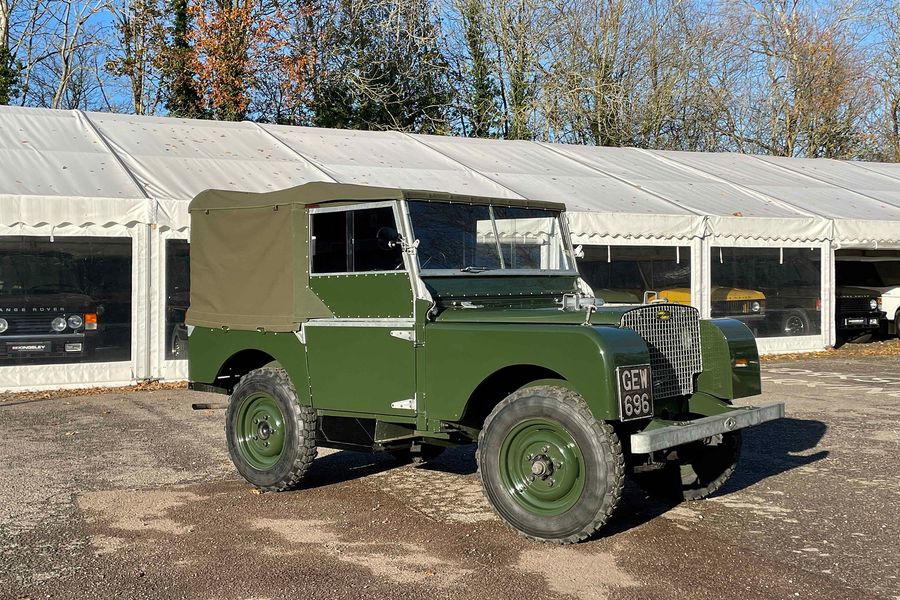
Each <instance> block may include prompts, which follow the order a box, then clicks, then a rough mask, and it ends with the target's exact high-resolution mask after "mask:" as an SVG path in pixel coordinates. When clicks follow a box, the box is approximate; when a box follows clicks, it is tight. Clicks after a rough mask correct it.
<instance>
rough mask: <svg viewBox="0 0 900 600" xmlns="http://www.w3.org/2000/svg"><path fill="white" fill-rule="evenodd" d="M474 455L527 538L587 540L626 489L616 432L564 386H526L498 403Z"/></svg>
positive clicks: (495, 503)
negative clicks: (596, 417) (623, 489)
mask: <svg viewBox="0 0 900 600" xmlns="http://www.w3.org/2000/svg"><path fill="white" fill-rule="evenodd" d="M476 458H477V460H478V473H479V477H480V479H481V483H482V486H483V487H484V492H485V495H486V496H487V499H488V501H489V502H490V503H491V506H492V507H493V508H494V511H495V512H496V513H497V515H498V516H499V517H500V519H502V520H503V521H504V522H505V523H506V524H507V525H509V526H510V527H511V528H512V529H514V530H515V531H516V532H518V533H519V534H521V535H523V536H525V537H527V538H530V539H534V540H538V541H548V542H555V543H560V544H567V543H574V542H578V541H581V540H584V539H586V538H587V537H589V536H591V535H592V534H593V533H594V532H596V531H597V530H598V529H599V528H600V527H602V526H603V525H605V524H606V522H607V521H608V520H609V518H610V516H611V515H612V513H613V511H614V510H615V508H616V506H617V505H618V503H619V499H620V498H621V495H622V485H623V474H624V459H623V456H622V447H621V444H620V443H619V439H618V437H617V436H616V433H615V432H614V431H613V429H612V427H611V426H610V425H609V424H607V423H605V422H603V421H598V420H597V419H595V418H594V416H593V414H591V411H590V409H589V408H588V406H587V404H585V402H584V400H583V399H582V398H581V396H579V395H578V394H576V393H575V392H572V391H570V390H566V389H563V388H557V387H550V386H541V387H534V388H526V389H523V390H519V391H517V392H514V393H513V394H511V395H509V396H508V397H507V398H506V399H504V400H503V401H502V402H500V404H498V405H497V406H496V407H495V408H494V410H493V411H492V412H491V414H490V415H489V416H488V418H487V419H486V420H485V423H484V427H483V429H482V430H481V434H480V435H479V439H478V451H477V454H476Z"/></svg>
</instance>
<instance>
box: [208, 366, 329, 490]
mask: <svg viewBox="0 0 900 600" xmlns="http://www.w3.org/2000/svg"><path fill="white" fill-rule="evenodd" d="M225 439H226V443H227V445H228V453H229V454H230V455H231V460H232V462H233V463H234V466H235V467H236V468H237V470H238V472H239V473H240V474H241V475H242V476H243V477H244V479H246V480H247V481H249V482H250V483H252V484H253V485H255V486H256V487H258V488H260V489H263V490H267V491H276V492H277V491H284V490H289V489H292V488H294V487H296V486H297V485H298V484H299V483H300V480H301V479H302V478H303V475H304V474H305V473H306V470H307V469H308V468H309V466H310V465H311V464H312V462H313V459H315V457H316V415H315V412H314V411H313V409H312V408H311V407H309V406H302V405H301V404H300V402H299V398H298V397H297V392H296V390H295V389H294V385H293V383H292V382H291V380H290V377H288V374H287V373H286V372H285V371H284V370H283V369H277V368H271V367H264V368H262V369H256V370H255V371H251V372H250V373H248V374H247V375H245V376H244V377H243V378H242V379H241V381H240V383H238V385H237V386H235V388H234V392H232V394H231V398H230V401H229V403H228V410H227V411H226V413H225Z"/></svg>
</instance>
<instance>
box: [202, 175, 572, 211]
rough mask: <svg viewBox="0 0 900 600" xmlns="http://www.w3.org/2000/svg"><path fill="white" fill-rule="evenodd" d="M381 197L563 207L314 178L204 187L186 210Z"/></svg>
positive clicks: (327, 202)
mask: <svg viewBox="0 0 900 600" xmlns="http://www.w3.org/2000/svg"><path fill="white" fill-rule="evenodd" d="M384 200H437V201H444V202H467V203H473V204H494V205H499V206H521V207H524V208H545V209H549V210H565V205H563V204H560V203H558V202H543V201H538V200H524V199H523V200H519V199H512V198H491V197H487V196H469V195H466V194H451V193H447V192H437V191H430V190H411V189H401V188H385V187H375V186H368V185H355V184H348V183H327V182H313V183H305V184H303V185H298V186H296V187H292V188H288V189H285V190H278V191H274V192H263V193H255V192H237V191H229V190H206V191H203V192H200V193H199V194H197V196H196V197H195V198H194V199H193V200H192V201H191V204H190V207H189V211H190V212H191V213H196V212H197V211H206V210H223V209H239V208H260V207H273V206H288V205H299V206H307V207H308V206H312V205H316V204H329V203H335V202H353V203H356V202H380V201H384Z"/></svg>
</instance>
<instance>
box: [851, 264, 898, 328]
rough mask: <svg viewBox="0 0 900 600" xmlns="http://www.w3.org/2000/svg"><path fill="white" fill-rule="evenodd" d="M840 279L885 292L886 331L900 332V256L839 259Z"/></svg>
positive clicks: (882, 298)
mask: <svg viewBox="0 0 900 600" xmlns="http://www.w3.org/2000/svg"><path fill="white" fill-rule="evenodd" d="M837 260H838V262H837V270H838V281H840V282H841V284H842V285H858V286H865V287H867V288H871V289H873V290H877V291H879V292H881V310H883V311H884V312H885V319H886V324H885V325H886V327H885V329H886V331H887V333H888V334H889V335H900V258H897V257H893V258H880V257H879V258H876V257H852V258H849V257H848V258H846V259H841V258H838V259H837Z"/></svg>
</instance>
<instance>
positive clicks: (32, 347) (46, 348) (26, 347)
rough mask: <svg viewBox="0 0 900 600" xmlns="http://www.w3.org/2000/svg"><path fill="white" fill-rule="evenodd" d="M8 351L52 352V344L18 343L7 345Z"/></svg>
mask: <svg viewBox="0 0 900 600" xmlns="http://www.w3.org/2000/svg"><path fill="white" fill-rule="evenodd" d="M6 351H7V352H9V353H13V352H50V342H16V343H9V344H6Z"/></svg>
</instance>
